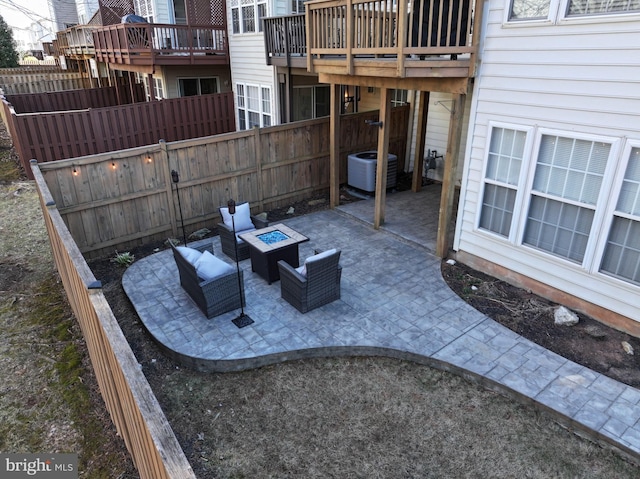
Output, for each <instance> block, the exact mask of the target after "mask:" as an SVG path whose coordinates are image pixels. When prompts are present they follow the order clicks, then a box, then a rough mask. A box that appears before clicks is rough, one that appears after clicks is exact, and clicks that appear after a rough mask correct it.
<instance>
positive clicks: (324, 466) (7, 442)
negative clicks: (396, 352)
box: [0, 181, 640, 479]
mask: <svg viewBox="0 0 640 479" xmlns="http://www.w3.org/2000/svg"><path fill="white" fill-rule="evenodd" d="M18 190H20V192H19V193H16V192H17V191H18ZM318 200H320V199H318ZM348 200H350V198H347V197H345V199H344V201H348ZM0 207H1V209H0V221H1V223H0V226H1V227H2V230H1V231H0V253H2V256H1V259H0V272H1V275H2V276H1V278H2V281H1V283H0V291H1V294H2V296H1V302H0V321H1V323H0V324H1V326H0V327H1V328H2V332H3V334H2V335H0V360H1V361H2V365H3V367H2V373H0V374H1V375H2V376H1V378H2V384H1V385H0V417H2V421H0V450H2V451H8V452H41V451H47V452H51V451H65V452H79V453H80V455H81V464H82V466H81V470H82V472H81V477H105V478H118V477H120V478H129V477H136V475H135V471H134V470H133V468H132V466H131V462H130V460H129V459H128V458H127V456H126V452H125V451H124V448H123V445H122V441H121V440H120V439H119V438H118V437H117V435H116V434H115V431H113V426H112V425H111V424H110V422H109V420H108V415H107V414H106V412H105V411H104V407H103V406H102V407H101V402H100V399H99V396H98V395H97V388H96V385H95V380H94V379H92V378H93V376H92V374H91V368H90V365H89V363H88V362H87V354H86V349H85V347H84V343H83V342H82V340H81V336H80V333H79V331H78V328H77V326H76V323H75V322H74V321H73V317H72V315H71V313H70V312H69V309H68V306H67V305H66V304H65V302H64V300H63V299H62V297H61V285H60V283H59V282H57V279H56V274H55V272H54V271H53V267H52V264H51V258H50V252H49V250H48V243H47V240H46V236H43V235H44V227H43V225H42V223H41V215H39V213H38V205H37V199H36V197H35V190H34V188H33V185H32V184H30V183H29V182H19V181H18V182H15V181H5V182H4V183H2V189H1V190H0ZM294 207H295V211H296V214H301V213H307V212H310V211H312V210H315V209H318V208H324V207H326V202H325V203H322V202H321V201H318V202H314V203H313V204H309V203H301V204H298V205H294ZM284 210H285V209H282V210H280V211H274V212H270V219H272V220H275V219H277V218H278V215H284V214H286V213H285V211H284ZM154 246H157V245H152V246H151V247H148V248H145V249H140V250H139V251H132V253H134V255H135V256H136V258H138V259H139V258H141V257H143V256H144V255H145V254H149V253H150V252H151V251H152V249H153V247H154ZM91 266H92V268H93V270H94V272H95V273H96V276H97V277H98V278H99V279H100V280H102V282H103V284H104V291H105V295H106V296H107V298H108V300H109V303H110V304H111V306H112V309H113V310H114V313H115V315H116V317H117V318H118V320H119V322H120V324H121V327H122V328H123V331H124V332H125V335H126V337H127V339H128V341H129V342H130V344H131V346H132V348H133V350H134V352H135V354H136V356H137V358H138V361H139V362H140V364H141V367H142V369H143V371H144V373H145V375H146V376H147V378H148V380H149V382H150V384H151V386H152V388H153V390H154V392H155V394H156V395H157V397H158V399H159V401H160V404H161V405H162V407H163V410H164V411H165V414H166V415H167V417H168V419H169V421H170V423H171V425H172V427H173V428H174V431H175V433H176V436H177V437H178V440H179V441H180V443H181V445H182V447H183V449H184V450H185V453H186V454H187V457H188V458H189V460H190V462H191V464H192V465H193V468H194V470H195V471H196V474H197V476H198V477H199V478H252V479H253V478H271V477H273V478H275V477H277V478H343V477H349V478H367V479H368V478H390V479H397V478H428V477H433V478H449V477H450V478H462V477H467V478H485V477H492V478H503V477H504V478H513V477H527V478H545V479H546V478H549V477H554V478H587V477H589V478H606V479H610V478H613V477H615V478H632V477H638V476H639V475H640V469H639V468H638V467H636V466H634V465H633V464H630V463H628V462H626V461H625V460H623V459H622V458H621V457H620V456H619V455H618V454H616V453H615V452H612V451H609V450H607V449H603V448H601V447H599V446H597V445H595V444H593V443H591V442H589V441H587V440H584V439H582V438H580V437H578V436H576V435H574V434H573V433H572V432H570V431H568V430H566V429H564V428H562V427H560V426H559V425H558V424H556V423H555V422H554V421H553V420H552V419H550V418H549V417H548V416H546V415H545V414H543V413H539V412H537V411H535V410H534V409H532V408H530V407H527V406H523V405H521V404H519V403H516V402H513V401H512V400H510V399H507V398H504V397H502V396H500V395H498V394H496V393H494V392H491V391H488V390H486V389H483V388H481V387H479V386H477V385H475V384H472V383H470V382H468V381H466V380H464V379H462V378H460V377H457V376H454V375H451V374H449V373H445V372H442V371H438V370H435V369H431V368H428V367H425V366H420V365H417V364H413V363H409V362H403V361H398V360H392V359H387V358H339V359H338V358H336V359H313V360H306V361H295V362H291V363H284V364H279V365H274V366H269V367H264V368H260V369H256V370H252V371H246V372H241V373H225V374H202V373H197V372H193V371H189V370H185V369H183V368H181V367H179V366H177V365H176V364H175V363H173V362H172V361H171V360H169V359H168V358H167V357H166V356H164V355H163V354H162V352H161V351H160V350H159V349H158V348H157V346H156V345H155V344H154V343H153V342H152V341H151V340H150V338H149V336H148V334H147V333H146V331H145V330H144V328H143V326H142V325H141V323H140V321H139V319H138V318H137V315H136V314H135V311H134V310H133V308H132V306H131V304H130V303H129V301H128V299H127V298H126V295H125V294H124V292H123V290H122V286H121V282H120V280H121V276H122V273H123V272H124V269H123V268H122V267H118V266H116V265H114V263H113V262H111V258H104V259H102V260H100V261H93V262H91ZM443 272H444V275H445V277H449V278H450V279H449V281H450V284H452V286H453V287H454V289H455V290H456V291H458V293H459V294H463V295H465V296H463V297H465V298H466V299H467V300H469V301H470V302H471V301H472V300H473V299H474V296H477V295H479V294H480V293H478V291H480V292H487V293H492V294H493V293H495V292H496V291H497V292H499V296H497V299H498V300H499V301H500V302H502V303H504V305H505V307H507V310H508V311H510V312H511V313H513V315H516V316H517V315H518V314H519V313H517V308H516V306H515V305H518V304H520V305H522V303H524V302H531V301H532V300H533V299H534V298H532V297H531V296H530V295H528V294H526V292H521V291H519V290H517V291H516V290H513V291H512V290H508V289H505V290H502V289H501V288H500V287H498V286H497V285H496V283H495V280H491V279H488V278H485V277H476V276H475V275H474V274H475V273H474V272H472V271H467V270H464V269H462V267H461V266H459V265H456V267H452V268H451V269H444V270H443ZM451 277H452V278H453V279H454V280H455V281H453V280H451ZM484 285H491V287H488V286H486V287H485V286H484ZM472 286H476V287H477V288H478V290H476V291H473V290H472V289H471V287H472ZM471 291H473V294H470V292H471ZM45 292H46V293H47V294H46V295H45V294H44V293H45ZM52 293H55V294H54V296H53V298H57V299H52V296H51V294H52ZM505 294H506V295H507V297H505V296H504V295H505ZM56 295H57V296H56ZM45 296H46V300H45ZM41 297H42V298H41ZM38 298H41V299H42V301H39V300H38ZM535 300H536V301H538V299H537V298H535ZM487 302H488V303H489V304H492V303H493V299H488V300H487ZM514 303H515V304H514ZM472 304H473V303H472ZM525 309H526V308H525ZM487 314H488V313H487ZM34 317H35V318H39V319H29V320H27V318H34ZM510 317H511V315H510V314H506V313H504V312H503V314H502V315H497V317H496V319H497V320H500V318H502V321H506V320H507V319H509V318H510ZM33 321H38V322H36V323H35V325H34V322H33ZM61 325H62V326H61ZM602 328H603V330H604V332H605V333H606V334H607V337H614V336H609V335H614V334H615V332H613V331H610V330H608V329H607V328H604V327H602ZM574 331H576V330H574ZM553 336H554V335H552V339H550V343H549V344H550V345H549V346H547V347H550V348H551V346H553V344H554V343H553ZM44 338H49V339H46V340H45V339H44ZM616 340H617V339H616ZM563 344H564V343H560V346H562V345H563ZM604 344H607V342H606V341H602V340H599V341H597V342H596V343H595V346H596V347H598V346H602V345H604ZM65 351H67V352H66V354H65ZM74 351H75V353H73V352H74ZM558 352H559V353H560V354H563V352H562V351H558ZM72 353H73V354H72ZM605 356H608V355H605ZM70 358H71V360H70ZM78 358H80V359H78ZM574 360H576V359H574ZM578 362H580V361H578ZM70 363H73V364H74V365H75V366H77V367H78V369H72V368H70V367H69V364H70ZM58 364H61V365H66V366H67V367H58V366H57V365H58ZM594 369H597V368H595V367H594ZM603 369H607V370H609V371H610V370H611V367H608V368H603ZM68 370H71V371H73V372H72V373H71V374H66V373H65V371H68ZM609 373H610V372H609ZM605 374H606V372H605ZM77 391H86V394H85V393H82V397H86V398H88V399H87V401H88V402H82V401H79V400H77V399H73V397H74V395H75V394H76V392H77ZM63 392H66V393H67V395H65V396H64V398H63V397H62V393H63ZM83 401H84V400H83ZM84 423H86V424H90V425H91V427H84ZM89 429H91V430H92V431H93V433H92V434H93V435H92V434H91V433H90V431H89ZM25 438H29V440H26V439H25ZM92 444H93V446H92ZM96 444H97V446H96Z"/></svg>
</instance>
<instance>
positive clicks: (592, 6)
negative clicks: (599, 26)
mask: <svg viewBox="0 0 640 479" xmlns="http://www.w3.org/2000/svg"><path fill="white" fill-rule="evenodd" d="M638 11H640V0H595V1H594V0H570V1H569V4H568V6H567V16H581V15H602V14H610V13H627V12H638Z"/></svg>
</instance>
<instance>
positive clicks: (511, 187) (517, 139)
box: [479, 127, 527, 238]
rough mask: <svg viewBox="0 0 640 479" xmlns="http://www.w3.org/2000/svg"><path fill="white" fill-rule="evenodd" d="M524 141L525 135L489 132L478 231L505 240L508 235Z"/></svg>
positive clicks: (500, 130)
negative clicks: (486, 232) (498, 236)
mask: <svg viewBox="0 0 640 479" xmlns="http://www.w3.org/2000/svg"><path fill="white" fill-rule="evenodd" d="M526 140H527V133H526V131H520V130H515V129H510V128H502V127H493V128H492V129H491V140H490V143H489V152H488V157H487V164H486V171H485V176H484V193H483V198H482V209H481V210H480V223H479V227H480V228H481V229H485V230H488V231H492V232H494V233H497V234H499V235H501V236H504V237H506V238H508V237H509V235H510V234H511V224H512V220H513V212H514V207H515V203H516V195H517V192H518V183H519V182H520V171H521V169H522V161H523V158H524V151H525V144H526Z"/></svg>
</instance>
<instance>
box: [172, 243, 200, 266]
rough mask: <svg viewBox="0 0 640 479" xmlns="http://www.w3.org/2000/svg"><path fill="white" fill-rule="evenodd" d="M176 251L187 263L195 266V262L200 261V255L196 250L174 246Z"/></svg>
mask: <svg viewBox="0 0 640 479" xmlns="http://www.w3.org/2000/svg"><path fill="white" fill-rule="evenodd" d="M176 249H177V250H178V251H179V252H180V254H181V255H182V257H183V258H184V259H186V260H187V262H189V263H191V264H193V265H195V264H196V261H198V260H199V259H200V256H202V253H201V252H200V251H198V250H197V249H193V248H189V247H188V246H176Z"/></svg>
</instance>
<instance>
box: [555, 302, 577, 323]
mask: <svg viewBox="0 0 640 479" xmlns="http://www.w3.org/2000/svg"><path fill="white" fill-rule="evenodd" d="M553 316H554V320H555V324H557V325H559V326H573V325H574V324H578V322H579V321H580V319H579V318H578V315H577V314H576V313H574V312H573V311H570V310H569V309H567V308H565V307H564V306H558V307H557V308H556V311H555V313H554V315H553Z"/></svg>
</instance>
